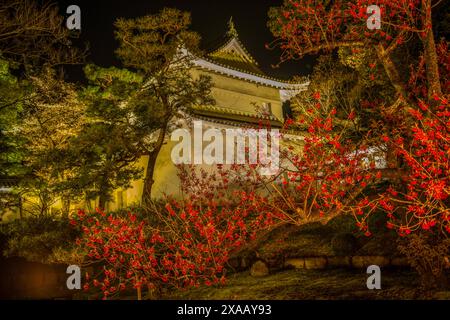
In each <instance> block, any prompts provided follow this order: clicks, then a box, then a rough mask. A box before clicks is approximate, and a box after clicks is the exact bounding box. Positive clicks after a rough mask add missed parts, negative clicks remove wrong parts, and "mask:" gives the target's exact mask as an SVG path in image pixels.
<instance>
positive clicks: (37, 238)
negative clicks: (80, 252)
mask: <svg viewBox="0 0 450 320" xmlns="http://www.w3.org/2000/svg"><path fill="white" fill-rule="evenodd" d="M0 233H1V234H2V238H3V241H5V242H4V251H3V254H4V255H5V256H6V257H22V258H25V259H27V260H29V261H34V262H42V263H52V262H55V254H58V255H59V259H58V260H60V261H59V262H61V260H62V258H61V254H60V251H61V250H70V247H72V246H73V243H74V241H75V239H76V237H77V236H78V235H79V234H78V231H77V230H76V229H74V228H72V227H71V226H70V224H69V221H68V219H66V218H56V217H55V216H53V215H38V216H30V217H27V218H23V219H17V220H14V221H13V222H10V223H8V224H2V225H0Z"/></svg>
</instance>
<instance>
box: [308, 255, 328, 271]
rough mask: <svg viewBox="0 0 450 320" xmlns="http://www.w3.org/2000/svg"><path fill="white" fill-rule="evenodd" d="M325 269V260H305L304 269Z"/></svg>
mask: <svg viewBox="0 0 450 320" xmlns="http://www.w3.org/2000/svg"><path fill="white" fill-rule="evenodd" d="M326 267H327V259H326V258H305V268H306V269H325V268H326Z"/></svg>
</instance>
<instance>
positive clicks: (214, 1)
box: [57, 0, 314, 79]
mask: <svg viewBox="0 0 450 320" xmlns="http://www.w3.org/2000/svg"><path fill="white" fill-rule="evenodd" d="M57 2H58V4H59V6H60V10H61V12H62V13H65V11H66V8H67V7H68V6H69V5H71V4H76V5H78V6H79V7H80V9H81V16H82V18H81V27H82V33H81V40H82V41H83V42H87V43H89V47H90V56H89V57H88V61H89V62H93V63H96V64H98V65H101V66H105V67H107V66H111V65H118V62H117V61H116V59H115V57H114V49H115V48H116V47H117V43H116V42H115V40H114V35H113V30H114V29H113V23H114V21H115V20H116V19H117V18H119V17H125V18H133V17H139V16H144V15H147V14H154V13H157V12H158V11H159V10H160V9H162V8H163V7H174V8H178V9H180V10H185V11H189V12H191V14H192V27H191V28H192V30H194V31H197V32H198V33H199V34H200V35H201V36H202V47H203V48H204V49H207V48H208V46H209V45H210V44H212V43H214V42H216V41H217V40H218V39H220V38H221V37H222V36H223V35H224V34H225V32H226V31H227V23H228V20H229V18H230V17H231V16H233V19H234V21H235V24H236V29H237V30H238V32H239V35H240V38H241V40H242V42H243V43H244V44H245V46H246V47H247V49H248V50H249V51H250V53H251V54H252V55H253V56H254V58H255V59H256V60H257V61H258V62H259V63H260V65H261V68H262V69H263V70H264V71H265V72H266V73H267V74H269V75H273V76H277V77H279V78H283V79H287V78H290V77H292V76H293V75H307V74H309V73H310V72H311V70H312V65H313V61H314V60H313V59H312V58H310V57H307V58H305V59H303V60H301V61H295V62H290V63H286V64H283V65H282V66H281V67H280V68H278V69H273V68H272V67H271V65H273V64H276V63H278V61H279V54H280V52H279V51H278V50H267V49H266V48H265V44H266V43H270V42H271V41H272V40H273V36H272V34H271V33H270V31H269V29H268V28H267V20H268V17H267V12H268V10H269V8H270V7H271V6H277V5H280V4H281V3H282V0H209V1H208V0H123V1H111V0H110V1H107V0H95V1H94V0H90V1H89V0H60V1H57Z"/></svg>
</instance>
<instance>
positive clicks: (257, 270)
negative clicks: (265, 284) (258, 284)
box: [250, 260, 269, 277]
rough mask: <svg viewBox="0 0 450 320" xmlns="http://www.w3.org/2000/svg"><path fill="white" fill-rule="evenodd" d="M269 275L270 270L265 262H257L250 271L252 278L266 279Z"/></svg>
mask: <svg viewBox="0 0 450 320" xmlns="http://www.w3.org/2000/svg"><path fill="white" fill-rule="evenodd" d="M268 274H269V268H268V267H267V265H266V264H265V263H264V262H263V261H261V260H260V261H256V262H255V263H254V264H253V265H252V267H251V269H250V275H251V276H252V277H264V276H267V275H268Z"/></svg>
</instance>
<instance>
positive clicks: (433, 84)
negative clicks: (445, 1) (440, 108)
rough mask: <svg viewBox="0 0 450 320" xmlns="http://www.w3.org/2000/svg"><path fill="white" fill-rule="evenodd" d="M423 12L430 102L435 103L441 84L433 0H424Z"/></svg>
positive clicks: (440, 90)
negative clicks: (433, 17) (434, 33)
mask: <svg viewBox="0 0 450 320" xmlns="http://www.w3.org/2000/svg"><path fill="white" fill-rule="evenodd" d="M422 8H423V9H422V10H424V11H425V19H424V26H423V27H424V28H426V30H427V31H426V37H425V39H422V42H423V46H424V51H425V65H426V74H427V83H428V100H429V102H432V101H434V100H433V97H434V96H435V95H438V96H441V95H442V89H441V82H440V76H439V64H438V58H437V53H436V44H435V41H434V35H433V22H432V17H431V0H422Z"/></svg>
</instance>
